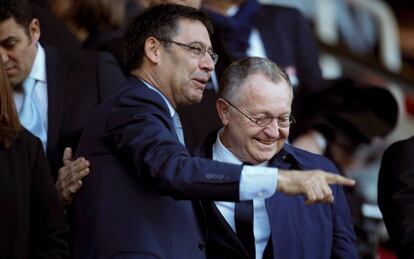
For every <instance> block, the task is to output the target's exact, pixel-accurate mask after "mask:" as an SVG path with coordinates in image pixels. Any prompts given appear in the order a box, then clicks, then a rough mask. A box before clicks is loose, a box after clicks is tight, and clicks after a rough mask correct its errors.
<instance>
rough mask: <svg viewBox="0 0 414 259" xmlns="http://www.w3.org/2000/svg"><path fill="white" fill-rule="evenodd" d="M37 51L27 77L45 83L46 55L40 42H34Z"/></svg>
mask: <svg viewBox="0 0 414 259" xmlns="http://www.w3.org/2000/svg"><path fill="white" fill-rule="evenodd" d="M36 48H37V53H36V57H35V60H34V62H33V66H32V70H31V71H30V74H29V78H33V79H35V80H36V81H40V82H42V83H46V80H47V77H46V55H45V50H44V48H43V47H42V46H41V45H40V43H37V44H36Z"/></svg>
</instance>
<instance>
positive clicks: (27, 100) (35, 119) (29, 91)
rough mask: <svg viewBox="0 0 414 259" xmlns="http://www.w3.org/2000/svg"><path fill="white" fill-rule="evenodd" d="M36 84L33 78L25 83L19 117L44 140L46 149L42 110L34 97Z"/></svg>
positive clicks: (22, 122) (34, 133) (24, 124)
mask: <svg viewBox="0 0 414 259" xmlns="http://www.w3.org/2000/svg"><path fill="white" fill-rule="evenodd" d="M35 85H36V80H35V79H33V78H27V79H26V80H25V81H24V83H23V94H24V98H23V105H22V108H21V109H20V112H19V118H20V122H21V124H22V125H23V126H24V127H25V128H26V129H27V130H29V131H30V132H31V133H32V134H33V135H35V136H36V137H38V138H39V139H40V140H41V141H42V143H43V148H44V149H45V150H46V140H47V135H46V129H45V128H44V126H43V122H42V117H41V116H40V111H39V109H38V107H37V106H36V104H35V102H34V98H33V93H34V88H35Z"/></svg>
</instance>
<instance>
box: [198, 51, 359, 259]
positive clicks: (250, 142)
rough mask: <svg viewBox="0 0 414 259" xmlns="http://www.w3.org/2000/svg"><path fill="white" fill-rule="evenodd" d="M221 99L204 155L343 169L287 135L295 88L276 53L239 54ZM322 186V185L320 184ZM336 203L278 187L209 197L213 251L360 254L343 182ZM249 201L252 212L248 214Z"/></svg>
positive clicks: (231, 254) (223, 254)
mask: <svg viewBox="0 0 414 259" xmlns="http://www.w3.org/2000/svg"><path fill="white" fill-rule="evenodd" d="M219 96H220V98H219V99H218V100H217V103H216V107H217V111H218V114H219V116H220V118H221V121H222V123H223V128H222V129H220V130H219V131H218V132H217V131H215V132H213V133H212V134H211V135H210V136H209V137H208V139H207V140H206V142H205V143H204V146H202V147H201V148H200V149H199V151H198V155H200V156H202V157H207V158H212V159H214V160H217V161H221V162H228V163H233V164H239V165H241V164H251V165H254V166H255V167H257V168H263V167H278V168H284V169H295V170H310V169H322V170H326V171H330V172H336V173H337V174H338V170H337V169H336V167H335V166H334V164H333V163H332V162H331V161H330V160H328V159H327V158H325V157H323V156H320V155H316V154H312V153H309V152H306V151H304V150H301V149H298V148H295V147H293V146H291V145H289V144H287V143H286V140H287V137H288V135H289V129H290V124H291V123H292V122H294V119H293V116H292V115H291V105H292V99H293V88H292V85H291V84H290V81H289V79H288V77H287V75H286V74H285V73H284V72H282V71H281V69H280V68H279V67H277V65H276V64H274V63H273V62H272V61H270V60H268V59H265V58H259V57H253V58H245V59H241V60H238V61H236V62H234V63H233V64H231V65H230V66H229V67H228V68H227V69H226V70H225V72H224V75H223V79H222V82H221V86H220V91H219ZM318 191H323V189H320V190H318ZM332 192H333V195H334V197H335V202H334V203H333V204H317V205H313V206H307V205H306V204H305V202H304V200H303V197H301V196H289V195H286V194H283V193H275V194H274V195H272V196H270V197H268V198H266V199H265V198H261V197H258V198H255V199H253V201H252V202H251V203H248V204H246V202H238V203H234V202H226V201H216V202H211V201H207V202H203V207H204V210H203V211H204V212H205V214H206V216H207V229H208V232H207V233H208V236H207V258H215V259H219V258H285V259H288V258H292V259H294V258H295V259H299V258H309V259H313V258H320V259H323V258H326V259H329V258H343V259H350V258H357V251H356V238H355V233H354V230H353V224H352V219H351V215H350V212H349V209H348V204H347V201H346V198H345V196H344V192H343V190H342V187H341V186H339V185H335V186H332ZM246 208H248V210H247V214H246Z"/></svg>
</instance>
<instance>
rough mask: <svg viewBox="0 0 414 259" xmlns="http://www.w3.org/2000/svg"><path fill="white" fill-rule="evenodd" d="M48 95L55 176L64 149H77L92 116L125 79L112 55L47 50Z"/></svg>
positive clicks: (49, 151)
mask: <svg viewBox="0 0 414 259" xmlns="http://www.w3.org/2000/svg"><path fill="white" fill-rule="evenodd" d="M45 53H46V73H47V91H48V102H49V107H48V133H47V134H48V136H47V148H46V154H47V157H48V160H49V163H50V167H51V170H52V174H53V175H54V176H56V174H57V172H58V169H59V167H60V165H61V160H62V152H63V147H64V146H67V145H70V146H73V147H76V144H77V138H78V137H79V134H80V131H81V129H82V127H83V126H84V124H85V123H86V122H87V120H88V119H89V116H90V114H91V112H92V111H93V110H94V109H95V108H96V107H97V106H98V104H100V103H101V102H102V100H103V99H104V98H105V97H106V96H108V95H109V94H110V93H112V92H113V91H115V89H118V88H119V87H121V85H122V84H123V83H124V81H125V78H124V76H123V74H122V72H121V70H120V69H119V66H118V63H117V62H116V60H115V58H113V56H112V55H110V54H109V53H99V52H92V51H82V50H57V49H54V48H51V47H48V46H45Z"/></svg>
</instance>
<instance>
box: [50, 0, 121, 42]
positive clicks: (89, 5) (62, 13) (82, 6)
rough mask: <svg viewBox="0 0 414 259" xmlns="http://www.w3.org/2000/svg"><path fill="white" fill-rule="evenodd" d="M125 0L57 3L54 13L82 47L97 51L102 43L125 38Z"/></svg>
mask: <svg viewBox="0 0 414 259" xmlns="http://www.w3.org/2000/svg"><path fill="white" fill-rule="evenodd" d="M125 6H126V4H125V1H124V0H116V1H113V0H54V1H51V2H50V10H51V12H52V13H53V14H54V15H55V16H56V17H57V18H59V19H61V20H62V21H63V22H64V23H65V25H66V26H67V28H68V29H69V30H70V31H71V32H72V33H73V34H74V35H75V36H76V38H77V39H78V40H79V41H80V42H81V43H82V45H83V47H84V48H87V49H95V48H97V47H98V46H99V45H101V44H102V43H104V42H106V41H108V40H110V39H112V38H115V37H119V36H121V35H122V30H121V28H122V26H123V25H124V22H125V11H126V10H125Z"/></svg>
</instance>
